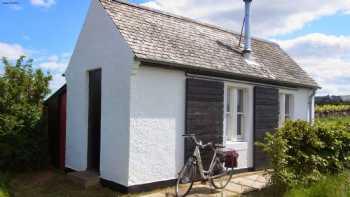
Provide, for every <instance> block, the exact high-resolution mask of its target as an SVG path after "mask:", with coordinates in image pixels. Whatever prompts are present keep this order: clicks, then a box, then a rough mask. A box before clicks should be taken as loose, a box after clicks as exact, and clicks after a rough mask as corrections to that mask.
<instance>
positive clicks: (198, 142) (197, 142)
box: [182, 134, 222, 149]
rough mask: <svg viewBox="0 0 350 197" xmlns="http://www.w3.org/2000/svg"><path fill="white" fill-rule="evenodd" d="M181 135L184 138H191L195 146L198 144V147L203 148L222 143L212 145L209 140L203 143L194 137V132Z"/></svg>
mask: <svg viewBox="0 0 350 197" xmlns="http://www.w3.org/2000/svg"><path fill="white" fill-rule="evenodd" d="M182 136H183V137H185V138H189V137H190V138H192V140H193V141H194V143H195V144H196V145H197V146H199V147H201V148H202V149H205V148H207V147H211V148H215V146H218V147H221V146H222V145H215V146H214V144H213V143H212V142H209V143H207V144H203V143H202V141H200V140H198V139H197V138H196V134H184V135H182Z"/></svg>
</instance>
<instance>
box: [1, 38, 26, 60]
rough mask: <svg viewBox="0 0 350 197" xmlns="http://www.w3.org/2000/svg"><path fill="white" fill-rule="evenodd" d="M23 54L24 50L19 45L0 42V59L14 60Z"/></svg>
mask: <svg viewBox="0 0 350 197" xmlns="http://www.w3.org/2000/svg"><path fill="white" fill-rule="evenodd" d="M25 54H26V52H25V49H24V48H23V47H22V46H21V45H19V44H9V43H4V42H0V58H2V57H6V58H8V59H10V60H14V59H17V58H18V57H20V56H21V55H25Z"/></svg>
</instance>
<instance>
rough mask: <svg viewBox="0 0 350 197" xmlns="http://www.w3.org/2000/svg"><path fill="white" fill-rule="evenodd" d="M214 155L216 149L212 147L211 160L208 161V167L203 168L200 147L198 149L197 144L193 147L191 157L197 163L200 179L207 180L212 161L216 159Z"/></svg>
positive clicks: (211, 168)
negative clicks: (206, 168)
mask: <svg viewBox="0 0 350 197" xmlns="http://www.w3.org/2000/svg"><path fill="white" fill-rule="evenodd" d="M216 155H217V151H216V149H214V155H213V158H212V160H211V162H210V166H209V169H208V170H204V167H203V161H202V157H201V153H200V149H199V146H197V145H196V148H195V150H194V152H193V155H192V157H193V158H194V159H195V160H196V162H197V163H196V164H197V165H198V169H199V173H200V175H201V177H202V179H204V180H208V179H209V178H210V176H209V173H210V172H212V170H213V168H214V162H215V159H217V157H216Z"/></svg>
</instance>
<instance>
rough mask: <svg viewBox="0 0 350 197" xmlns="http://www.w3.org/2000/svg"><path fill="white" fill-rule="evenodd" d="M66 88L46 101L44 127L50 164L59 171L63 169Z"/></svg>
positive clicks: (62, 88) (63, 87)
mask: <svg viewBox="0 0 350 197" xmlns="http://www.w3.org/2000/svg"><path fill="white" fill-rule="evenodd" d="M66 92H67V90H66V86H65V85H64V86H62V87H61V88H60V89H59V90H58V91H57V92H56V93H54V94H53V95H52V96H50V97H49V98H48V99H47V100H46V101H45V105H46V109H45V112H44V117H43V121H44V126H45V128H46V129H47V132H48V149H49V150H48V151H49V156H50V163H51V164H52V165H53V166H54V167H56V168H59V169H62V170H63V169H64V167H65V141H66V139H65V136H66V124H65V123H66Z"/></svg>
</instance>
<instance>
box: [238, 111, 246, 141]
mask: <svg viewBox="0 0 350 197" xmlns="http://www.w3.org/2000/svg"><path fill="white" fill-rule="evenodd" d="M243 121H244V116H243V114H238V115H237V136H242V135H243V124H244V122H243Z"/></svg>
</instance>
